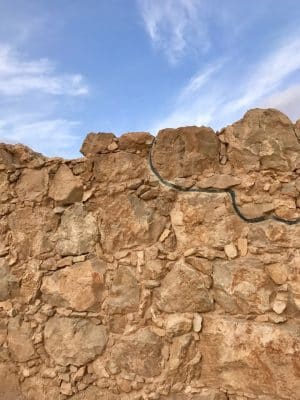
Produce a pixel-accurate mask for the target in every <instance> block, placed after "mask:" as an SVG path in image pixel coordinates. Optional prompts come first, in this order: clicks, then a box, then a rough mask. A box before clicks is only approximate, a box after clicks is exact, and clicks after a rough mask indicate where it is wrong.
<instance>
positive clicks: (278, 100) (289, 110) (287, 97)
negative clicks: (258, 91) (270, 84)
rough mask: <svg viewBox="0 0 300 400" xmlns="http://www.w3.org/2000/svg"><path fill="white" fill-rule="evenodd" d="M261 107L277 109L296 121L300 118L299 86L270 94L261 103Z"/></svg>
mask: <svg viewBox="0 0 300 400" xmlns="http://www.w3.org/2000/svg"><path fill="white" fill-rule="evenodd" d="M261 107H272V108H278V109H279V110H280V111H282V112H284V113H285V114H287V115H288V116H289V117H290V118H291V119H292V120H293V121H296V120H297V119H299V118H300V84H295V85H292V86H290V87H288V88H287V89H285V90H282V91H278V92H276V93H274V94H272V96H270V97H268V98H266V99H264V100H263V101H262V103H261Z"/></svg>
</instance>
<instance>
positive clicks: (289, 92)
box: [151, 35, 300, 133]
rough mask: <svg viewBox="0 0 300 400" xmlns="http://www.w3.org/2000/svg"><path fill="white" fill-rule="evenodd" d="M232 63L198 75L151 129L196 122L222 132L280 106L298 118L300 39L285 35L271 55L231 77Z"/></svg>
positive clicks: (208, 68) (241, 68) (217, 66)
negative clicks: (252, 113) (250, 114)
mask: <svg viewBox="0 0 300 400" xmlns="http://www.w3.org/2000/svg"><path fill="white" fill-rule="evenodd" d="M231 62H232V61H231V60H230V58H228V59H226V60H223V61H216V63H215V65H214V66H209V67H207V68H206V69H202V70H200V71H199V72H198V73H197V74H195V75H194V76H193V77H192V78H191V79H190V80H189V81H188V82H187V83H186V85H185V86H184V87H183V88H182V89H181V90H180V91H179V93H178V94H177V98H176V99H175V100H174V102H173V106H172V109H171V111H170V113H169V114H168V115H167V116H166V117H164V118H161V119H160V120H158V121H156V122H154V124H153V126H152V129H151V131H152V132H154V133H155V132H157V130H159V129H161V128H163V127H167V126H168V127H176V126H184V125H193V124H196V125H212V126H213V127H214V128H215V129H219V128H221V127H222V126H224V125H226V124H228V123H229V122H230V121H234V120H235V119H236V118H239V117H240V116H241V114H243V113H244V112H245V111H246V110H247V109H248V108H251V107H257V106H262V107H274V108H276V107H278V108H280V109H282V110H283V111H284V112H286V113H287V114H288V115H289V116H291V117H292V118H299V117H300V109H299V104H300V39H299V35H293V36H290V37H286V38H285V39H284V40H283V41H281V43H279V44H278V45H277V46H276V47H274V48H273V50H272V51H270V53H269V54H266V55H265V56H264V57H262V58H260V59H259V60H257V62H252V63H250V64H247V65H245V64H243V65H242V66H240V70H239V71H238V72H235V73H234V74H232V73H231V75H230V74H228V71H230V68H228V65H226V63H229V65H230V63H231ZM291 78H293V79H292V82H293V83H291V82H289V81H290V80H291ZM287 87H288V88H287ZM297 113H298V116H297Z"/></svg>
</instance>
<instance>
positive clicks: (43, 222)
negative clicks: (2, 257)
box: [7, 206, 58, 260]
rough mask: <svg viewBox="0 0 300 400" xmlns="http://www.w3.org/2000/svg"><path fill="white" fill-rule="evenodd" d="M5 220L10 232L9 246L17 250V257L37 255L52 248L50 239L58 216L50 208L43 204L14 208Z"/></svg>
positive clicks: (24, 257)
mask: <svg viewBox="0 0 300 400" xmlns="http://www.w3.org/2000/svg"><path fill="white" fill-rule="evenodd" d="M7 221H8V226H9V228H10V230H11V232H12V243H11V246H12V247H13V248H14V249H15V250H16V251H17V253H18V258H19V259H23V260H24V259H26V258H27V257H38V256H39V255H40V254H43V253H48V252H50V251H51V250H52V249H53V247H54V246H53V243H52V240H51V239H52V235H53V232H55V230H56V228H57V223H58V218H57V216H55V215H54V214H53V213H52V210H51V209H48V208H47V207H44V206H40V207H36V208H32V207H30V206H25V207H23V208H21V207H20V208H16V210H15V211H13V212H12V213H11V214H10V215H9V216H8V218H7Z"/></svg>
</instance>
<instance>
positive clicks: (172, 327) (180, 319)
mask: <svg viewBox="0 0 300 400" xmlns="http://www.w3.org/2000/svg"><path fill="white" fill-rule="evenodd" d="M191 328H192V319H191V318H189V317H188V316H185V315H184V314H170V315H168V316H167V319H166V332H167V334H168V335H169V336H179V335H183V334H184V333H188V332H189V331H190V330H191Z"/></svg>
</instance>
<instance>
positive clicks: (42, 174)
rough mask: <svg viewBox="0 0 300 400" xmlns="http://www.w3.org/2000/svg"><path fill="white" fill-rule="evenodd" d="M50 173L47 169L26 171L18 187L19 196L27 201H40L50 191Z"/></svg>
mask: <svg viewBox="0 0 300 400" xmlns="http://www.w3.org/2000/svg"><path fill="white" fill-rule="evenodd" d="M48 181H49V178H48V173H47V170H45V169H25V170H24V171H23V172H22V175H21V177H20V179H19V180H18V183H17V185H16V191H17V194H18V196H20V197H23V198H24V199H26V200H39V201H41V200H42V198H43V196H45V195H46V193H47V190H48Z"/></svg>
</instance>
